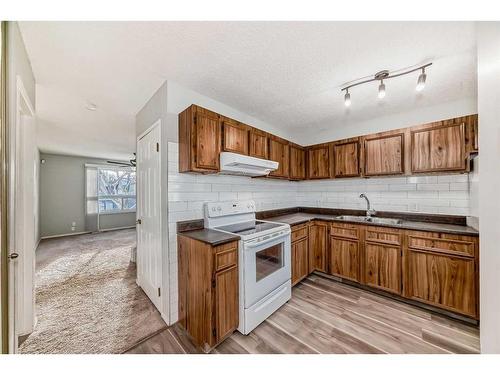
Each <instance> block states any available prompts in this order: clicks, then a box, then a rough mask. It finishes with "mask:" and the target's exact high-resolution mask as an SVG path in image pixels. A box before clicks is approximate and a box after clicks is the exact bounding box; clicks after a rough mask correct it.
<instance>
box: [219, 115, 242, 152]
mask: <svg viewBox="0 0 500 375" xmlns="http://www.w3.org/2000/svg"><path fill="white" fill-rule="evenodd" d="M222 129H223V137H222V139H223V142H222V143H223V150H224V151H228V152H236V153H238V154H243V155H248V127H247V126H246V125H243V124H240V123H238V122H236V121H234V120H231V119H227V118H224V119H223V120H222Z"/></svg>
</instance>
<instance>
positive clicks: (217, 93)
mask: <svg viewBox="0 0 500 375" xmlns="http://www.w3.org/2000/svg"><path fill="white" fill-rule="evenodd" d="M20 27H21V32H22V34H23V38H24V41H25V44H26V48H27V51H28V54H29V56H30V59H31V63H32V67H33V70H34V74H35V77H36V80H37V113H38V117H39V123H40V129H41V131H40V133H39V143H40V147H41V149H42V150H43V151H51V152H59V153H67V154H80V155H88V156H98V157H108V158H128V157H129V155H130V153H131V152H133V151H134V149H135V130H134V126H135V125H134V124H135V114H136V113H137V112H138V111H139V110H140V109H141V108H142V106H143V105H144V104H145V103H146V101H147V100H148V99H149V98H150V97H151V95H152V94H153V93H154V91H155V90H156V89H157V88H158V87H159V86H160V85H161V84H162V83H163V82H164V81H165V80H173V81H176V82H177V83H179V84H181V85H184V86H187V87H189V88H191V89H193V90H195V91H198V92H199V93H201V94H204V95H207V96H209V97H212V98H213V99H216V100H219V101H221V102H223V103H225V104H227V105H230V106H232V107H234V108H235V109H238V110H240V111H242V112H245V113H247V114H249V115H251V116H253V117H256V118H259V119H261V120H263V121H265V122H268V123H270V124H272V125H274V126H276V127H278V128H282V129H283V130H284V132H285V134H289V135H290V137H291V138H292V139H293V137H294V134H295V133H296V134H299V133H300V131H301V130H303V129H304V128H312V129H314V127H318V128H323V129H324V128H325V127H331V126H336V125H340V124H342V125H345V124H346V123H350V122H358V121H363V120H367V119H370V118H374V117H378V116H386V115H389V114H391V113H397V112H402V111H405V110H410V109H412V110H414V109H415V108H418V107H424V106H429V105H436V104H438V103H444V102H448V101H451V100H457V99H460V98H464V97H471V96H475V95H476V52H475V50H476V48H475V26H474V23H472V22H434V23H431V22H21V23H20ZM426 61H433V62H434V65H433V66H432V67H431V68H430V69H429V70H428V77H427V78H428V85H427V87H426V89H425V91H424V92H423V93H422V94H421V95H417V94H416V92H415V89H414V88H415V83H416V79H417V76H418V73H415V74H414V75H411V76H408V77H404V78H398V79H394V80H390V81H387V82H386V86H387V96H386V99H385V100H384V101H383V102H380V101H378V100H377V99H376V90H377V85H376V83H372V84H369V85H366V86H361V87H357V88H354V89H352V90H351V96H352V106H351V108H350V109H349V110H346V108H345V107H344V105H343V95H342V94H341V93H340V90H339V87H340V85H342V84H344V83H346V82H347V81H351V80H354V79H357V78H361V77H365V76H370V75H372V74H373V73H375V72H376V71H378V70H382V69H389V70H397V69H401V68H404V67H408V66H413V65H415V64H418V63H421V62H426ZM87 102H92V103H95V104H96V105H97V107H98V109H97V111H95V112H91V111H88V110H87V109H85V106H86V104H87ZM295 140H296V141H299V142H300V140H299V139H295Z"/></svg>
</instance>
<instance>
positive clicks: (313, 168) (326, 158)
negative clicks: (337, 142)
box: [307, 144, 331, 180]
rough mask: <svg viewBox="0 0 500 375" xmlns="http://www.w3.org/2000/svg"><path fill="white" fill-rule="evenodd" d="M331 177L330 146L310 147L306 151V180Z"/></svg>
mask: <svg viewBox="0 0 500 375" xmlns="http://www.w3.org/2000/svg"><path fill="white" fill-rule="evenodd" d="M330 177H331V164H330V145H329V144H321V145H316V146H311V147H309V148H308V150H307V178H309V179H311V180H312V179H320V178H330Z"/></svg>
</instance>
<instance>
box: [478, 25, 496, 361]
mask: <svg viewBox="0 0 500 375" xmlns="http://www.w3.org/2000/svg"><path fill="white" fill-rule="evenodd" d="M477 32H478V40H477V42H478V56H477V57H478V110H479V121H480V124H481V125H480V129H481V131H480V132H479V149H480V150H481V167H480V170H479V176H480V180H479V229H480V232H481V237H480V288H481V291H480V304H481V306H480V314H481V352H482V353H500V272H499V271H500V214H499V213H500V199H499V197H498V192H499V191H500V105H499V102H498V98H499V97H500V23H499V22H488V23H484V22H479V23H478V29H477Z"/></svg>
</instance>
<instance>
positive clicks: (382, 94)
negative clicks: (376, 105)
mask: <svg viewBox="0 0 500 375" xmlns="http://www.w3.org/2000/svg"><path fill="white" fill-rule="evenodd" d="M378 98H379V99H384V98H385V85H384V80H383V79H381V80H380V85H378Z"/></svg>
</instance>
